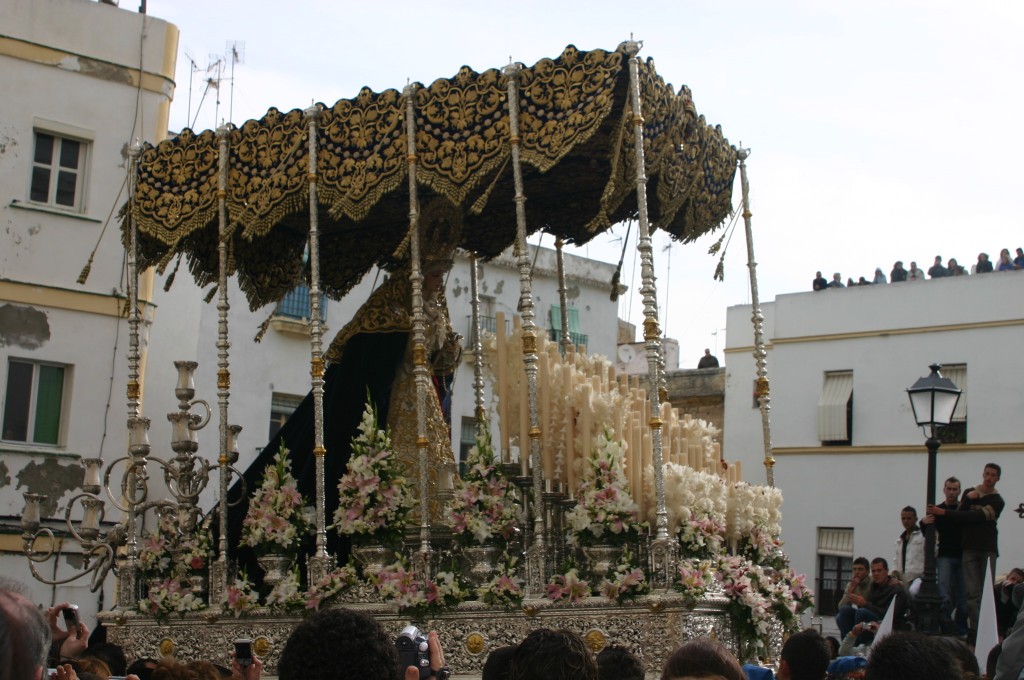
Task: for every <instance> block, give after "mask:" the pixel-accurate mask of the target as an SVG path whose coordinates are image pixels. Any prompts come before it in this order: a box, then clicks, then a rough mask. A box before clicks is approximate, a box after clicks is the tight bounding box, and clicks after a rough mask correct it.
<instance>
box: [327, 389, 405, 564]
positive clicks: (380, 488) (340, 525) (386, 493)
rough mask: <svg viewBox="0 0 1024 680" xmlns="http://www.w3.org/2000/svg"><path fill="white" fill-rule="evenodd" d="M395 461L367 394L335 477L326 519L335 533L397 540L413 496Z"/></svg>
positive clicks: (364, 539) (388, 541)
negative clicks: (333, 505) (344, 464)
mask: <svg viewBox="0 0 1024 680" xmlns="http://www.w3.org/2000/svg"><path fill="white" fill-rule="evenodd" d="M397 461H398V456H396V455H395V450H394V448H393V447H392V445H391V437H390V436H389V434H388V433H387V432H385V431H383V430H381V429H380V428H379V426H378V424H377V414H376V412H375V411H374V409H373V405H372V404H371V403H370V402H369V400H368V401H367V404H366V410H365V411H364V412H363V419H362V420H361V421H360V423H359V434H358V435H356V436H355V437H353V438H352V457H351V458H350V459H349V461H348V468H347V469H346V471H345V474H344V475H342V477H341V480H340V481H339V482H338V496H339V504H338V509H337V510H336V511H335V513H334V524H333V525H332V526H333V527H334V529H336V530H337V531H338V533H340V534H342V535H346V536H350V537H351V538H352V541H353V543H356V544H366V543H380V544H382V545H385V546H396V545H399V544H400V543H401V542H402V539H403V538H404V536H405V525H406V523H407V521H408V519H409V516H410V512H411V510H412V507H413V502H414V501H413V497H412V493H411V491H410V488H409V484H408V482H407V481H406V479H405V477H403V476H402V474H401V468H400V466H399V464H398V462H397Z"/></svg>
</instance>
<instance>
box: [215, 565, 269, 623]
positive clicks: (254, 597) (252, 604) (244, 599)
mask: <svg viewBox="0 0 1024 680" xmlns="http://www.w3.org/2000/svg"><path fill="white" fill-rule="evenodd" d="M259 603H260V596H259V593H257V592H256V590H255V588H254V587H253V585H252V583H251V582H250V581H249V578H248V577H247V576H246V574H245V572H244V571H243V572H242V573H241V574H239V575H238V577H237V578H235V582H234V583H232V584H230V585H228V587H227V588H225V589H224V595H223V596H222V598H221V609H223V610H224V611H225V612H226V613H229V614H233V615H234V617H235V618H238V617H240V616H242V615H243V614H247V613H249V612H251V611H252V610H253V609H255V608H256V607H258V606H259Z"/></svg>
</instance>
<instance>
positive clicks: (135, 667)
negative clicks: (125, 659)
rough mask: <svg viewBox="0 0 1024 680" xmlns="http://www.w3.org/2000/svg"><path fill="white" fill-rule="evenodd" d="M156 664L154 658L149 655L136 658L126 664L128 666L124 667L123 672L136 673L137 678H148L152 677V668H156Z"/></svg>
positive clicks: (147, 679) (142, 679) (144, 679)
mask: <svg viewBox="0 0 1024 680" xmlns="http://www.w3.org/2000/svg"><path fill="white" fill-rule="evenodd" d="M156 664H157V661H156V659H152V658H149V657H145V658H142V659H136V660H135V661H132V662H131V663H130V664H128V668H126V669H124V674H125V675H137V676H138V677H139V680H150V678H152V677H153V669H155V668H156Z"/></svg>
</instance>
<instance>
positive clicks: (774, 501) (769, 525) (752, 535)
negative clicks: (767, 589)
mask: <svg viewBox="0 0 1024 680" xmlns="http://www.w3.org/2000/svg"><path fill="white" fill-rule="evenodd" d="M781 521H782V492H781V491H780V490H779V489H776V488H773V487H768V486H755V485H752V484H747V483H746V482H740V483H738V484H734V485H733V487H732V489H730V493H729V521H728V536H729V540H730V541H733V542H734V543H735V544H736V546H737V548H738V549H739V550H740V551H741V552H742V553H743V554H745V555H747V556H748V557H750V558H751V559H752V560H753V561H755V562H758V563H764V562H765V561H767V560H768V559H770V558H772V557H773V556H775V555H778V554H780V553H781V551H782V542H781V541H780V540H779V537H780V536H781V534H782V527H781V526H780V522H781Z"/></svg>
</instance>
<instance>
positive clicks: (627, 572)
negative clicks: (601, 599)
mask: <svg viewBox="0 0 1024 680" xmlns="http://www.w3.org/2000/svg"><path fill="white" fill-rule="evenodd" d="M598 590H600V592H601V594H602V595H604V596H605V597H607V598H608V599H609V600H612V601H613V602H619V603H621V602H624V601H626V600H632V599H635V598H637V597H639V596H640V595H646V594H647V593H648V592H650V590H651V587H650V585H649V584H648V583H647V578H646V577H645V576H644V570H643V569H640V568H639V567H631V566H629V564H620V565H619V566H618V567H617V568H616V569H615V571H614V572H613V573H612V574H611V578H608V577H606V578H605V579H604V580H602V581H601V586H600V588H599V589H598Z"/></svg>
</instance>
